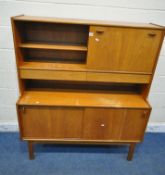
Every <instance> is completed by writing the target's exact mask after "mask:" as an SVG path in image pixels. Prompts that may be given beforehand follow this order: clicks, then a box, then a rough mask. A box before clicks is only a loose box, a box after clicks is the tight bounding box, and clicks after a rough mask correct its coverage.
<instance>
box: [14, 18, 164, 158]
mask: <svg viewBox="0 0 165 175" xmlns="http://www.w3.org/2000/svg"><path fill="white" fill-rule="evenodd" d="M11 22H12V29H13V37H14V45H15V55H16V63H17V71H18V80H19V90H20V97H19V100H18V102H17V109H18V110H17V111H18V122H19V128H20V136H21V139H22V140H26V141H27V142H28V148H29V158H30V159H33V158H34V152H33V143H43V142H46V143H48V142H52V143H65V144H67V143H72V144H80V143H81V144H126V145H127V144H128V145H130V148H129V153H128V160H131V159H132V157H133V151H134V148H135V144H136V143H139V142H141V141H142V140H143V136H144V133H145V129H146V126H147V122H148V119H149V114H150V111H151V106H150V105H149V103H148V101H147V96H148V93H149V90H150V86H151V83H152V79H153V75H154V71H155V68H156V63H157V60H158V55H159V52H160V48H161V45H162V42H163V38H164V28H163V27H161V26H158V25H155V24H139V23H122V22H112V21H93V20H76V19H74V20H73V19H72V20H71V19H59V18H41V17H30V16H24V15H20V16H16V17H12V19H11Z"/></svg>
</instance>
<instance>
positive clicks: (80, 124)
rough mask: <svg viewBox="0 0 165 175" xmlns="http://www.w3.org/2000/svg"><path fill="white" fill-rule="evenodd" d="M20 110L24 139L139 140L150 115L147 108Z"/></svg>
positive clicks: (28, 108) (25, 108) (39, 108)
mask: <svg viewBox="0 0 165 175" xmlns="http://www.w3.org/2000/svg"><path fill="white" fill-rule="evenodd" d="M22 109H24V110H22ZM19 110H20V113H21V115H20V116H19V117H20V119H19V121H20V122H21V123H20V125H21V126H22V138H23V139H25V140H28V139H29V140H33V139H34V140H35V139H41V140H44V139H50V140H53V139H65V140H66V139H68V140H91V141H92V140H93V141H96V140H97V141H103V140H105V141H106V140H108V141H115V140H116V141H130V140H132V141H140V140H142V139H143V135H144V131H145V128H146V124H147V121H148V116H149V110H148V109H113V108H108V109H107V108H79V107H78V108H76V107H74V108H73V107H27V106H24V107H20V108H19Z"/></svg>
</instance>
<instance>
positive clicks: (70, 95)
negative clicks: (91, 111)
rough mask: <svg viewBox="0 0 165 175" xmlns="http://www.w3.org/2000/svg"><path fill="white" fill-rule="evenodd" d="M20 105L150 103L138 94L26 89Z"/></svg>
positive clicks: (128, 105)
mask: <svg viewBox="0 0 165 175" xmlns="http://www.w3.org/2000/svg"><path fill="white" fill-rule="evenodd" d="M18 104H19V105H39V106H73V107H104V108H107V107H112V108H138V109H139V108H149V107H150V106H149V105H148V103H147V102H146V101H145V100H144V99H143V98H142V96H141V95H137V94H118V93H113V94H109V93H94V92H93V93H91V92H85V93H83V92H70V91H25V92H24V94H23V95H22V97H21V98H20V99H19V101H18Z"/></svg>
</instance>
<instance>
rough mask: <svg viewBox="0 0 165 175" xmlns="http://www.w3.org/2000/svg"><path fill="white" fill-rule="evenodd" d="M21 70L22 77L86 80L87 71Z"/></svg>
mask: <svg viewBox="0 0 165 175" xmlns="http://www.w3.org/2000/svg"><path fill="white" fill-rule="evenodd" d="M19 72H20V78H22V79H43V80H77V81H84V80H86V72H81V71H62V70H37V69H36V70H35V69H34V70H32V69H20V70H19Z"/></svg>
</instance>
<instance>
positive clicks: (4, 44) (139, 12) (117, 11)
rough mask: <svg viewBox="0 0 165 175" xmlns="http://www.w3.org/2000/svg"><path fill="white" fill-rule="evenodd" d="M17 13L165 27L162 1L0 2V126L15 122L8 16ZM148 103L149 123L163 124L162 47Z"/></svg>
mask: <svg viewBox="0 0 165 175" xmlns="http://www.w3.org/2000/svg"><path fill="white" fill-rule="evenodd" d="M20 14H25V15H37V16H51V17H64V18H66V17H68V18H69V17H70V18H84V19H102V20H114V21H129V22H131V21H132V22H147V23H150V22H152V23H157V24H160V25H165V0H83V1H80V0H48V1H46V0H23V1H22V0H6V1H3V0H0V123H3V122H16V120H17V118H16V109H15V103H16V100H17V98H18V84H17V77H16V65H15V55H14V51H13V38H12V31H11V24H10V17H11V16H15V15H20ZM164 43H165V42H164ZM149 101H150V103H151V105H152V107H153V110H152V114H151V118H150V122H152V123H160V122H161V123H163V122H164V123H165V44H164V46H163V48H162V50H161V54H160V58H159V62H158V67H157V69H156V74H155V76H154V81H153V85H152V88H151V93H150V95H149Z"/></svg>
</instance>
